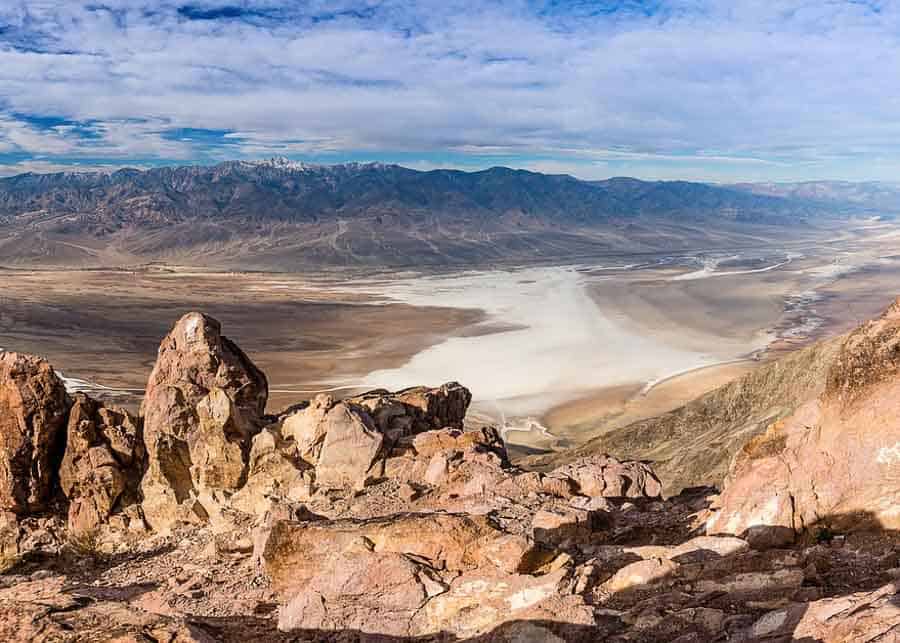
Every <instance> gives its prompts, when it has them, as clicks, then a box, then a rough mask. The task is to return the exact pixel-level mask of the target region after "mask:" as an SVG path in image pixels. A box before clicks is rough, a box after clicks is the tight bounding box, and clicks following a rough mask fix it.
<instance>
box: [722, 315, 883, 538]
mask: <svg viewBox="0 0 900 643" xmlns="http://www.w3.org/2000/svg"><path fill="white" fill-rule="evenodd" d="M898 372H900V302H898V303H894V304H893V305H892V306H891V307H890V308H889V309H888V310H887V311H886V312H885V313H884V314H883V315H882V316H881V317H880V318H878V319H876V320H873V321H870V322H867V323H866V324H863V325H862V326H860V327H859V328H858V329H856V330H855V331H854V332H852V333H851V334H850V335H848V336H847V338H846V339H845V340H844V342H843V344H842V346H841V348H840V352H839V354H838V356H837V359H835V360H834V362H833V363H832V366H831V368H830V371H829V373H828V378H827V384H826V388H825V391H824V393H823V394H822V395H821V396H819V397H818V398H817V399H815V400H812V401H810V402H808V403H807V404H805V405H803V406H802V407H800V408H799V409H797V411H796V412H794V413H793V414H792V415H791V416H789V417H787V418H786V419H784V420H783V421H780V422H776V423H775V424H773V425H772V426H771V427H769V429H768V430H767V431H766V432H765V433H764V434H763V435H761V436H758V437H757V438H754V439H753V440H751V441H750V442H749V443H747V444H746V445H745V446H744V447H743V448H742V449H741V450H740V452H739V453H738V454H737V456H736V458H735V460H734V463H733V465H732V467H731V470H730V471H729V474H728V477H727V479H726V481H725V487H724V491H723V493H722V495H721V498H720V499H719V502H718V510H717V511H716V512H715V513H714V514H713V515H712V517H711V518H710V519H709V521H708V522H707V529H708V530H709V532H710V533H730V534H736V535H744V536H746V537H748V538H750V539H751V540H753V541H754V542H755V543H757V544H769V545H776V544H781V543H784V542H789V541H791V540H792V539H793V538H794V537H795V535H797V534H799V533H800V532H803V531H805V530H816V529H821V528H828V529H835V528H837V529H841V528H848V527H849V528H854V529H858V528H862V527H878V528H887V529H896V528H898V527H900V512H898V511H897V507H898V506H900V467H898V466H897V465H898V463H900V456H898V454H900V379H898V377H897V375H898Z"/></svg>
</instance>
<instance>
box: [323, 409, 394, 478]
mask: <svg viewBox="0 0 900 643" xmlns="http://www.w3.org/2000/svg"><path fill="white" fill-rule="evenodd" d="M322 424H323V425H324V427H325V441H324V442H323V444H322V451H321V453H320V455H319V461H318V463H317V464H316V484H317V485H319V486H322V487H344V488H352V487H354V486H357V485H359V484H361V483H364V482H365V480H366V478H367V476H368V474H369V471H370V470H371V469H372V465H373V464H374V463H375V461H376V459H377V458H378V456H379V454H380V453H381V447H382V443H383V442H384V436H383V435H382V434H381V433H380V432H379V431H378V430H377V429H376V428H375V426H374V425H373V424H372V421H371V419H370V418H369V416H368V415H367V414H366V413H364V412H361V411H359V410H358V409H357V408H355V407H354V406H351V405H349V404H345V403H343V402H339V403H338V404H336V405H335V406H334V407H332V408H331V410H329V411H328V413H327V414H326V415H325V417H324V419H323V421H322Z"/></svg>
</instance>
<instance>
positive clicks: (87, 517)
mask: <svg viewBox="0 0 900 643" xmlns="http://www.w3.org/2000/svg"><path fill="white" fill-rule="evenodd" d="M140 427H141V425H140V419H139V418H136V417H134V416H132V415H131V414H130V413H128V412H127V411H122V410H117V409H110V408H107V407H105V406H104V405H102V404H100V403H99V402H96V401H94V400H92V399H90V398H89V397H88V396H86V395H84V394H83V393H79V394H77V395H75V398H74V402H73V405H72V409H71V411H70V413H69V422H68V427H67V431H66V449H65V455H64V457H63V460H62V464H61V466H60V469H59V482H60V487H61V488H62V492H63V493H64V494H65V495H66V498H68V500H69V513H68V520H69V529H70V530H71V531H72V532H73V533H75V534H83V533H90V532H93V531H96V530H97V529H98V528H99V527H100V526H101V525H102V524H103V523H104V522H107V521H108V519H109V516H110V515H111V514H112V513H113V512H117V511H121V510H123V509H125V508H127V507H131V506H134V505H136V504H137V503H138V502H140V498H139V489H138V487H139V485H140V480H141V474H142V472H143V470H144V467H143V464H144V442H143V436H142V433H141V430H140ZM132 519H134V520H139V518H138V516H136V515H134V514H133V515H132ZM141 522H142V521H141Z"/></svg>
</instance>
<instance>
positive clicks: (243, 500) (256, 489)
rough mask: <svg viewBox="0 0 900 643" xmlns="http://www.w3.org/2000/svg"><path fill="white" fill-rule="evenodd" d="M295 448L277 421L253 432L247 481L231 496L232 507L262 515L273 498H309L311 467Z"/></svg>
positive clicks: (293, 499) (296, 500) (285, 499)
mask: <svg viewBox="0 0 900 643" xmlns="http://www.w3.org/2000/svg"><path fill="white" fill-rule="evenodd" d="M297 451H298V450H297V446H296V443H294V442H293V441H292V440H286V439H285V437H284V436H283V435H282V433H281V430H280V429H279V427H278V425H277V424H274V425H271V426H268V427H266V428H265V429H263V430H262V431H260V432H259V433H258V434H256V435H255V436H254V437H253V443H252V446H251V448H250V459H249V465H248V469H247V481H246V483H245V484H244V486H243V487H241V489H240V490H239V491H238V492H237V493H236V494H234V495H233V496H232V497H231V507H232V508H234V509H237V510H239V511H242V512H244V513H247V514H251V515H256V516H259V517H261V516H263V515H264V514H265V513H266V511H268V509H269V507H270V505H271V503H272V502H273V501H275V502H278V501H285V502H288V503H291V502H298V501H304V500H308V499H309V497H310V495H311V493H312V488H313V470H312V467H311V466H310V465H309V463H307V462H306V461H304V460H303V459H302V458H300V457H299V455H298V453H297Z"/></svg>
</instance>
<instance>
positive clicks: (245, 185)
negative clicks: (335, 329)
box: [0, 159, 829, 269]
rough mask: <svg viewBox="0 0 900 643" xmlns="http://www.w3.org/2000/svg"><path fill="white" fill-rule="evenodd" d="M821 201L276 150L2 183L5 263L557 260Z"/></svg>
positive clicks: (744, 226)
mask: <svg viewBox="0 0 900 643" xmlns="http://www.w3.org/2000/svg"><path fill="white" fill-rule="evenodd" d="M828 213H829V211H827V210H825V211H823V210H822V208H821V207H819V208H814V207H810V206H809V204H807V203H806V202H805V201H800V200H795V199H790V198H784V197H780V196H770V195H758V194H752V193H749V192H747V191H742V190H737V189H732V188H728V187H718V186H711V185H705V184H700V183H688V182H683V181H669V182H661V181H658V182H645V181H638V180H636V179H627V178H616V179H610V180H607V181H598V182H587V181H580V180H578V179H575V178H573V177H571V176H565V175H545V174H539V173H535V172H528V171H524V170H511V169H509V168H502V167H496V168H491V169H489V170H484V171H481V172H461V171H457V170H434V171H430V172H419V171H416V170H411V169H407V168H403V167H400V166H397V165H385V164H380V163H369V164H359V163H350V164H344V165H334V166H323V165H306V164H302V163H294V162H291V161H286V160H278V159H273V160H271V161H265V162H242V161H241V162H227V163H222V164H219V165H216V166H212V167H202V166H187V167H162V168H154V169H150V170H146V171H141V170H134V169H124V170H119V171H117V172H113V173H87V174H76V173H59V174H46V175H40V174H23V175H19V176H14V177H10V178H6V179H0V261H3V262H11V263H33V262H42V263H48V262H50V263H75V264H79V265H96V264H104V263H106V264H108V263H129V262H134V261H146V260H173V261H182V262H188V263H194V262H202V263H205V264H222V265H230V266H240V267H262V268H279V269H293V268H302V267H310V266H323V265H411V264H416V265H447V264H471V263H478V262H482V263H484V262H494V261H504V260H521V259H534V258H538V259H540V258H557V259H558V258H561V257H572V256H584V255H591V254H597V253H611V252H642V251H658V250H667V251H668V250H678V249H684V248H696V247H704V246H706V247H709V246H713V247H715V246H717V245H722V244H723V243H724V244H726V245H727V244H731V245H735V244H737V245H740V244H750V243H758V241H759V235H760V234H763V235H764V236H765V235H766V234H768V235H769V236H772V237H775V236H782V235H784V234H787V235H790V234H795V233H796V234H802V233H804V232H805V229H806V227H807V226H808V224H809V222H810V220H811V218H812V217H813V216H815V217H817V218H819V219H821V218H822V217H823V216H825V215H827V214H828ZM765 226H772V227H777V228H778V232H777V233H774V232H773V231H772V230H768V231H764V230H763V229H762V227H765Z"/></svg>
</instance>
